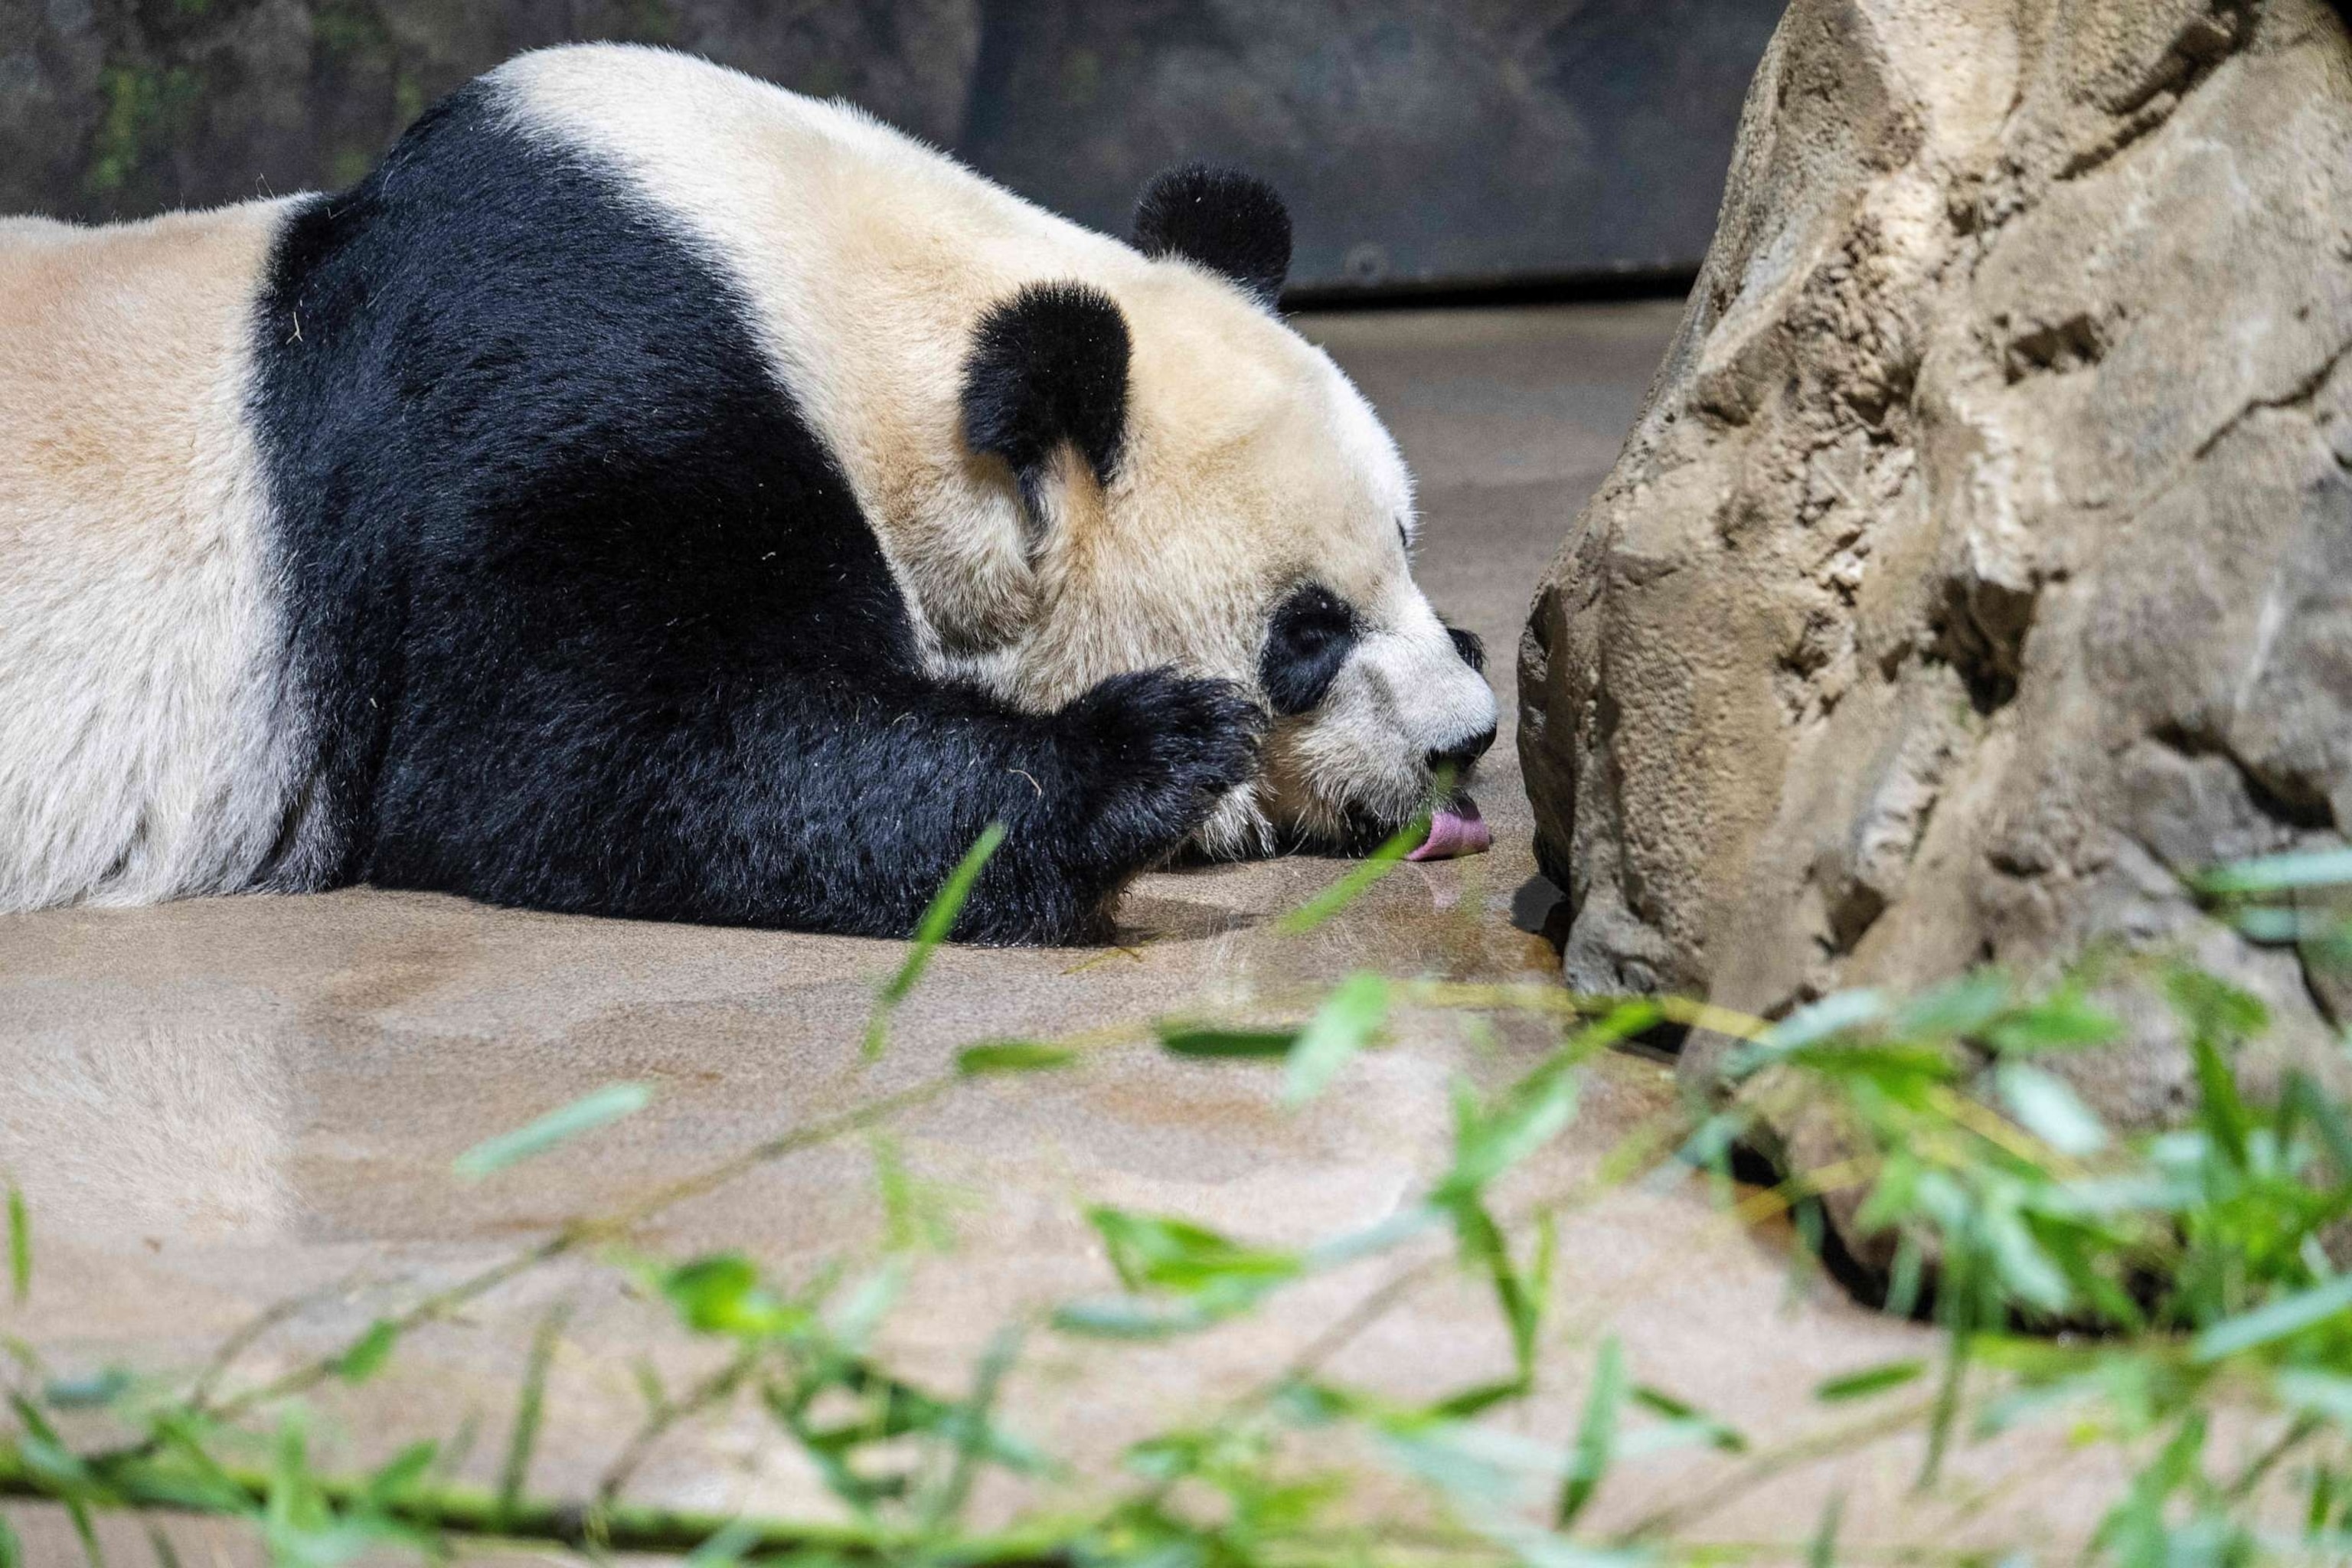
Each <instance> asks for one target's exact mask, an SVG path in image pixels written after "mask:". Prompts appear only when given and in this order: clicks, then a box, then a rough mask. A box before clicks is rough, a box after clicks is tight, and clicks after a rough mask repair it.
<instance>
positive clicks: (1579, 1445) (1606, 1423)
mask: <svg viewBox="0 0 2352 1568" xmlns="http://www.w3.org/2000/svg"><path fill="white" fill-rule="evenodd" d="M1624 1401H1625V1352H1624V1351H1623V1349H1622V1347H1620V1346H1619V1344H1618V1343H1617V1340H1616V1336H1614V1335H1612V1336H1610V1337H1609V1338H1608V1339H1605V1340H1603V1341H1601V1353H1600V1355H1599V1356H1598V1357H1596V1358H1595V1359H1594V1361H1593V1364H1592V1392H1591V1394H1587V1395H1586V1396H1585V1400H1584V1418H1583V1420H1581V1421H1580V1422H1579V1423H1578V1424H1577V1428H1576V1450H1575V1453H1574V1455H1573V1456H1572V1457H1571V1458H1570V1462H1569V1467H1568V1479H1566V1480H1564V1481H1563V1482H1561V1483H1560V1489H1559V1511H1558V1513H1557V1515H1556V1516H1555V1518H1554V1520H1553V1527H1554V1528H1555V1529H1558V1530H1563V1531H1564V1530H1566V1529H1568V1527H1569V1526H1570V1525H1572V1524H1574V1523H1575V1522H1576V1518H1577V1515H1579V1514H1580V1513H1582V1512H1583V1511H1584V1505H1585V1504H1587V1503H1589V1502H1591V1500H1592V1494H1593V1493H1594V1492H1597V1491H1599V1490H1600V1489H1601V1478H1602V1477H1603V1476H1605V1475H1607V1474H1608V1473H1609V1458H1610V1454H1611V1451H1612V1449H1613V1448H1614V1447H1616V1444H1617V1412H1618V1408H1619V1406H1621V1405H1623V1403H1624Z"/></svg>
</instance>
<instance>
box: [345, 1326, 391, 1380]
mask: <svg viewBox="0 0 2352 1568" xmlns="http://www.w3.org/2000/svg"><path fill="white" fill-rule="evenodd" d="M399 1341H400V1326H399V1325H398V1324H397V1323H394V1321H392V1320H391V1319H389V1318H378V1319H377V1320H376V1321H374V1322H373V1323H370V1324H369V1325H368V1331H367V1332H365V1333H363V1334H362V1335H361V1336H360V1337H359V1338H358V1339H356V1340H353V1341H352V1345H351V1348H350V1349H349V1350H346V1351H345V1352H343V1353H342V1355H341V1357H340V1358H338V1359H337V1361H336V1363H335V1375H336V1376H337V1377H340V1378H341V1379H342V1380H343V1381H344V1382H345V1383H365V1382H366V1381H367V1380H368V1379H369V1378H371V1377H373V1376H374V1375H375V1374H376V1373H379V1372H381V1371H383V1363H385V1362H387V1361H389V1360H391V1359H392V1347H393V1346H394V1345H395V1344H397V1343H398V1342H399Z"/></svg>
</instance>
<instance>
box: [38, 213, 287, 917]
mask: <svg viewBox="0 0 2352 1568" xmlns="http://www.w3.org/2000/svg"><path fill="white" fill-rule="evenodd" d="M286 210H287V209H286V204H283V203H278V202H258V203H251V204H247V205H240V206H236V207H230V208H226V209H223V210H220V211H216V212H210V213H197V214H174V215H172V216H165V217H162V218H157V219H153V220H151V221H148V222H144V223H138V224H123V225H112V226H99V227H83V226H75V225H69V224H63V223H55V222H51V221H48V220H46V219H25V218H18V219H11V220H8V221H6V222H5V223H0V910H5V909H23V908H32V907H37V906H39V905H41V904H44V903H49V902H55V901H58V900H60V899H66V898H92V899H98V900H113V901H122V902H139V901H146V900H152V899H155V898H159V897H165V896H170V895H172V894H174V893H180V892H187V891H199V890H205V889H213V888H224V887H233V886H237V885H242V884H243V883H244V882H245V881H246V880H247V879H249V878H250V877H251V875H252V874H253V872H254V871H255V870H256V868H257V867H258V866H259V865H260V864H261V862H262V861H263V860H264V859H265V858H266V857H267V856H268V851H269V849H270V847H271V844H272V842H273V840H274V839H275V837H276V835H277V831H278V816H279V805H280V802H279V800H278V788H279V784H280V783H281V782H282V774H283V771H284V770H283V767H282V765H281V762H282V759H281V758H280V757H278V755H277V754H276V753H278V752H280V751H282V749H283V738H282V736H280V735H278V734H277V733H275V732H274V731H273V729H272V726H271V725H270V723H269V722H268V718H269V713H270V710H272V709H274V708H275V707H276V706H277V704H278V696H279V694H278V691H277V690H276V689H275V679H276V676H275V670H276V667H277V660H276V658H275V647H274V645H275V643H276V640H277V632H276V625H275V621H274V603H273V596H272V594H271V591H270V587H269V584H268V570H269V569H268V563H267V555H266V545H265V542H264V540H263V538H262V534H263V531H264V528H265V518H264V515H263V513H264V507H265V500H264V497H263V494H262V489H261V478H260V468H259V465H258V462H257V457H256V453H255V450H254V443H253V439H252V436H251V434H250V432H249V430H248V429H247V425H246V422H245V420H244V418H243V405H244V400H245V397H246V394H247V387H248V385H249V382H250V376H251V371H252V363H251V359H252V355H251V347H252V332H253V322H254V313H253V312H254V301H255V299H256V294H257V288H258V285H259V279H260V278H261V276H262V274H263V272H264V270H265V269H266V268H267V265H268V257H269V253H270V248H271V247H272V245H273V243H274V241H275V238H276V236H277V234H278V230H279V228H280V226H281V225H282V223H283V221H284V217H285V213H286Z"/></svg>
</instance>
